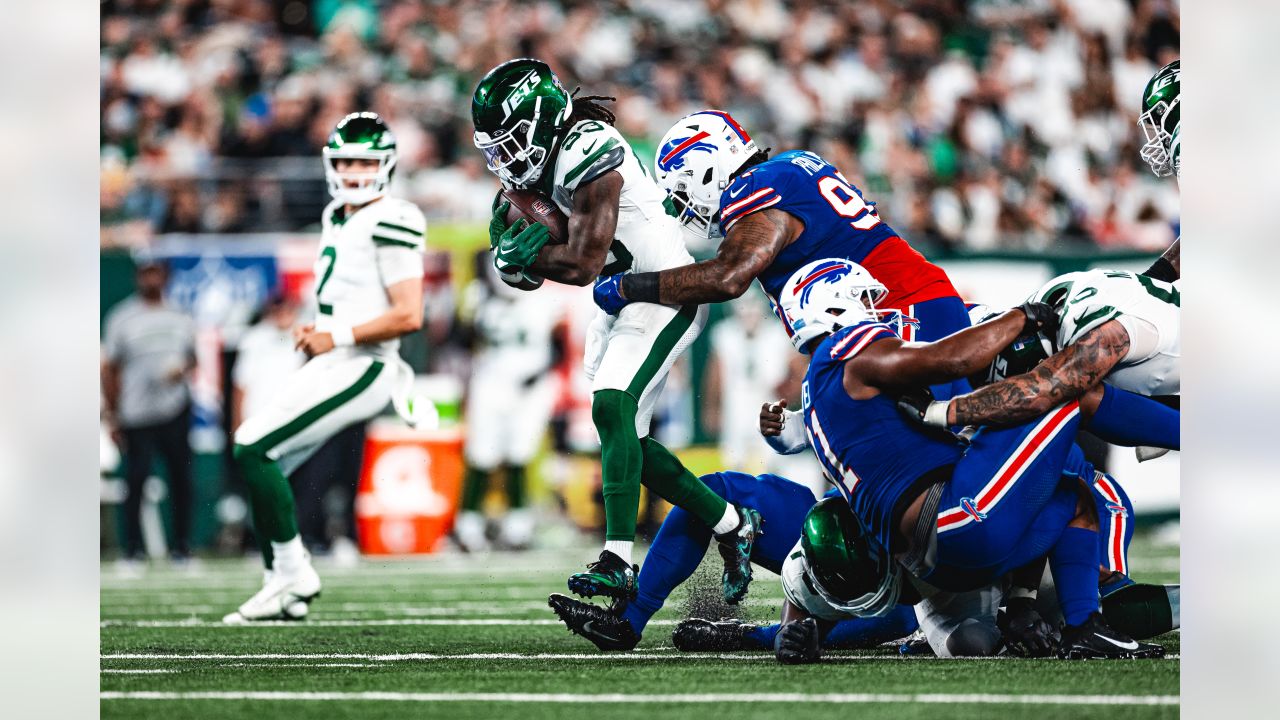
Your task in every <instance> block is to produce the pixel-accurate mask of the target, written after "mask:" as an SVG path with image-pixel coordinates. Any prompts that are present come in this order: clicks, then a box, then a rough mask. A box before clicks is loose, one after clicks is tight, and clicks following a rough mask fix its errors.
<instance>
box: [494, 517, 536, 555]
mask: <svg viewBox="0 0 1280 720" xmlns="http://www.w3.org/2000/svg"><path fill="white" fill-rule="evenodd" d="M534 527H535V518H534V517H533V512H532V511H531V510H529V509H528V508H518V509H516V510H509V511H508V512H507V514H506V516H505V517H503V518H502V530H501V532H500V533H499V535H498V539H499V540H500V541H501V542H502V545H503V547H506V548H510V549H512V550H525V549H528V547H529V546H530V545H532V544H533V531H534Z"/></svg>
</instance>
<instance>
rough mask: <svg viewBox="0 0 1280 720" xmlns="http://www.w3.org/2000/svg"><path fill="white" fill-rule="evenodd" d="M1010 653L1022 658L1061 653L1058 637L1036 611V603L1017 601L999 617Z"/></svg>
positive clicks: (1032, 601)
mask: <svg viewBox="0 0 1280 720" xmlns="http://www.w3.org/2000/svg"><path fill="white" fill-rule="evenodd" d="M996 626H997V627H999V628H1000V633H1001V634H1002V635H1004V644H1005V645H1007V646H1008V648H1009V652H1010V653H1012V654H1014V655H1018V656H1020V657H1047V656H1049V655H1052V654H1053V653H1055V652H1057V650H1058V634H1057V633H1056V632H1054V630H1053V628H1052V627H1050V626H1049V623H1047V622H1045V621H1044V618H1042V617H1040V613H1038V612H1036V608H1035V600H1033V599H1031V598H1025V597H1024V598H1014V599H1013V600H1010V601H1009V602H1008V603H1006V604H1005V608H1004V612H1002V613H1000V614H999V615H997V616H996Z"/></svg>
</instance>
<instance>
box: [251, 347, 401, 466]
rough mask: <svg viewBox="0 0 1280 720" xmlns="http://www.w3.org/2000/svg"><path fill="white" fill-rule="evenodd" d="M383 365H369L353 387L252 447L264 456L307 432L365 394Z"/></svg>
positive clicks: (295, 419)
mask: <svg viewBox="0 0 1280 720" xmlns="http://www.w3.org/2000/svg"><path fill="white" fill-rule="evenodd" d="M382 368H383V363H382V361H381V360H374V361H373V363H372V364H370V365H369V369H367V370H365V371H364V374H363V375H361V376H360V379H358V380H356V381H355V383H354V384H353V385H351V387H348V388H347V389H346V390H343V391H342V392H340V393H338V394H337V395H334V396H333V397H331V398H329V399H327V400H323V401H321V402H320V403H319V404H318V405H316V406H315V407H312V408H310V409H308V410H307V411H305V412H303V413H302V414H301V415H299V416H298V417H296V418H294V419H292V420H290V421H289V422H287V423H285V424H284V425H281V426H280V427H278V428H276V429H275V430H272V431H271V432H269V433H267V434H266V435H263V436H262V438H261V439H259V440H258V441H256V442H254V443H251V444H250V447H252V448H253V449H254V450H256V451H258V452H261V453H263V454H265V453H267V452H269V451H271V450H272V449H273V448H275V447H276V446H277V445H279V444H280V443H282V442H284V441H285V440H288V439H289V438H291V437H293V436H294V435H297V434H298V433H300V432H302V431H303V430H306V429H307V428H308V427H310V426H311V425H312V424H313V423H315V422H316V421H317V420H319V419H320V418H322V417H324V416H325V415H328V414H329V413H331V412H333V411H334V410H337V409H338V408H340V407H342V406H343V405H345V404H347V403H348V402H350V401H351V400H352V399H354V398H355V397H356V396H357V395H359V394H360V393H362V392H364V391H365V390H366V389H367V388H368V387H369V386H370V385H372V384H373V381H374V380H377V379H378V373H380V372H382Z"/></svg>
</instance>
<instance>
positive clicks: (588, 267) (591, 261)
mask: <svg viewBox="0 0 1280 720" xmlns="http://www.w3.org/2000/svg"><path fill="white" fill-rule="evenodd" d="M621 197H622V174H621V173H619V172H618V171H616V170H612V171H610V172H607V173H605V174H604V175H601V176H600V177H598V178H595V179H594V180H591V181H590V182H586V183H583V184H581V185H579V186H578V188H577V189H576V190H574V191H573V213H572V214H571V215H570V216H569V240H568V242H566V243H564V244H563V245H546V246H543V248H542V250H541V252H540V253H539V254H538V259H537V260H536V261H534V263H533V266H532V268H531V270H532V271H533V273H534V274H536V275H538V276H540V277H544V278H546V279H548V280H554V281H556V282H559V283H565V284H566V285H589V284H591V281H592V280H595V279H596V277H597V276H598V275H600V271H601V270H603V269H604V264H605V261H606V259H607V258H608V257H609V246H610V245H612V244H613V235H614V231H615V230H617V229H618V202H619V199H620V198H621Z"/></svg>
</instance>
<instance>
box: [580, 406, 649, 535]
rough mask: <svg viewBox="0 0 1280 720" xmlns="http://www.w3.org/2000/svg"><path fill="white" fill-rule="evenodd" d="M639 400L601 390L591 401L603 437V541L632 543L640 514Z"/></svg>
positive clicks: (601, 460)
mask: <svg viewBox="0 0 1280 720" xmlns="http://www.w3.org/2000/svg"><path fill="white" fill-rule="evenodd" d="M636 410H637V408H636V400H635V398H633V397H631V396H630V395H628V394H627V393H625V392H622V391H621V390H601V391H599V392H597V393H596V394H595V396H594V397H592V399H591V419H592V420H594V421H595V424H596V430H597V431H598V432H599V433H600V465H601V468H600V474H601V482H602V484H603V486H604V487H603V495H604V528H605V529H604V539H605V540H606V541H607V540H622V541H625V542H631V541H633V540H635V538H636V513H638V512H639V511H640V471H641V468H642V463H643V462H644V456H643V454H642V453H641V451H640V438H639V436H637V435H636Z"/></svg>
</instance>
